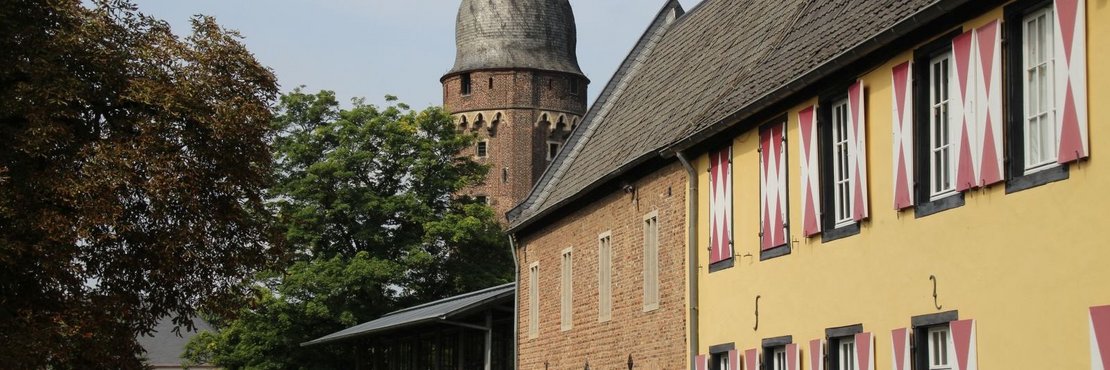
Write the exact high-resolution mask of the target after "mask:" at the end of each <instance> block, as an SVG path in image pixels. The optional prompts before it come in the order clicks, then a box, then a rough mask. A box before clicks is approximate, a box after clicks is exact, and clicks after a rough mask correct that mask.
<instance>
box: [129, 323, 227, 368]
mask: <svg viewBox="0 0 1110 370" xmlns="http://www.w3.org/2000/svg"><path fill="white" fill-rule="evenodd" d="M193 325H194V326H195V327H196V331H188V330H187V329H185V328H181V331H180V333H181V335H178V334H177V333H174V332H173V328H174V326H175V325H174V324H173V320H172V319H170V318H169V317H167V318H164V319H162V320H159V321H158V324H157V325H155V326H154V331H153V332H152V333H150V335H142V336H139V345H141V346H142V347H143V350H144V351H146V354H145V357H146V362H147V363H148V364H150V365H153V366H180V365H181V364H182V363H183V362H184V360H183V359H182V358H181V355H182V354H183V353H185V345H186V344H188V343H189V340H190V339H192V338H193V337H194V336H196V335H197V334H198V333H200V332H202V331H215V330H214V329H212V326H211V325H208V322H205V321H204V320H201V319H199V318H194V319H193Z"/></svg>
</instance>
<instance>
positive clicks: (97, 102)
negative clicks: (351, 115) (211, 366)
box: [0, 0, 282, 369]
mask: <svg viewBox="0 0 1110 370" xmlns="http://www.w3.org/2000/svg"><path fill="white" fill-rule="evenodd" d="M192 25H193V30H192V31H193V33H192V35H191V36H189V37H185V38H179V37H176V36H175V35H174V34H173V33H171V31H170V29H169V26H168V25H167V24H166V23H165V22H162V21H159V20H156V19H153V18H150V17H148V16H145V15H143V14H141V13H139V12H138V11H137V10H136V9H135V7H134V6H133V5H131V4H129V3H127V2H125V1H122V0H100V1H97V2H95V5H92V6H89V7H85V6H82V4H81V1H80V0H7V1H5V2H4V4H3V5H0V367H3V368H17V369H18V368H53V369H66V368H81V369H86V368H137V367H141V366H142V365H141V360H139V359H138V357H139V356H141V349H140V348H139V347H138V345H137V343H136V340H135V338H136V335H139V334H143V333H148V332H149V331H150V328H151V327H153V326H154V324H155V323H156V322H157V321H158V320H160V319H162V318H164V317H167V316H168V317H173V318H174V321H175V322H176V323H179V324H181V325H187V323H188V322H189V320H188V318H189V317H191V316H193V315H195V314H196V312H198V310H204V311H206V312H209V313H214V314H221V313H227V312H230V311H233V310H236V309H238V308H239V307H240V305H241V304H242V302H244V300H243V298H244V297H246V295H247V292H248V291H249V290H248V289H247V288H248V287H247V285H248V284H249V282H250V281H251V278H252V276H253V275H254V274H255V273H256V272H257V271H259V270H260V269H264V268H266V267H267V265H268V264H269V263H270V262H273V261H277V260H280V259H281V258H282V252H281V251H282V248H281V245H280V242H279V240H280V238H279V237H278V234H277V233H275V232H274V231H273V230H274V229H273V227H272V225H271V220H270V217H269V216H268V212H266V210H265V208H264V203H263V198H264V194H263V192H264V189H265V188H266V187H267V186H268V184H269V182H270V178H269V176H270V175H269V174H270V172H271V165H272V164H271V157H270V152H269V148H268V146H267V144H266V143H267V141H268V139H269V138H270V136H271V135H272V134H273V131H272V129H271V128H270V122H271V118H272V117H271V113H270V110H269V105H270V104H271V103H272V102H273V100H274V98H275V96H276V94H277V83H276V81H275V77H274V75H273V73H272V72H271V71H270V70H269V69H267V68H265V67H263V66H262V65H260V64H259V63H258V61H256V60H255V58H254V57H253V55H252V54H251V53H250V52H248V50H247V49H246V48H245V47H244V46H243V44H242V43H241V42H240V37H239V35H237V34H236V33H235V32H233V31H228V30H225V29H222V28H221V27H219V26H218V25H217V24H216V23H215V22H214V21H213V20H212V19H211V18H206V17H197V18H195V19H194V20H193V24H192Z"/></svg>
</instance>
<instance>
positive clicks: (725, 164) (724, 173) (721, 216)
mask: <svg viewBox="0 0 1110 370" xmlns="http://www.w3.org/2000/svg"><path fill="white" fill-rule="evenodd" d="M709 210H710V211H709V212H710V215H709V238H710V240H709V245H710V255H709V262H710V263H715V262H719V261H723V260H727V259H729V258H732V147H731V146H729V147H727V148H724V149H722V150H719V151H716V152H711V153H709Z"/></svg>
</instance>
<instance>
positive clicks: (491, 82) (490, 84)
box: [489, 77, 493, 90]
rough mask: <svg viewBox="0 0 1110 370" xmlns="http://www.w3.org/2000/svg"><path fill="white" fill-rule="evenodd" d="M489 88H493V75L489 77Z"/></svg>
mask: <svg viewBox="0 0 1110 370" xmlns="http://www.w3.org/2000/svg"><path fill="white" fill-rule="evenodd" d="M489 89H490V90H493V77H490V78H489Z"/></svg>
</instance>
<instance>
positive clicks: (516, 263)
mask: <svg viewBox="0 0 1110 370" xmlns="http://www.w3.org/2000/svg"><path fill="white" fill-rule="evenodd" d="M509 249H510V250H512V252H513V269H514V270H513V274H515V277H514V278H513V279H514V280H513V282H515V283H516V287H514V289H516V292H515V293H513V352H512V354H513V356H512V359H513V366H512V368H513V369H516V368H517V365H518V362H519V361H518V359H517V358H516V355H517V353H516V351H517V349H516V347H517V345H518V343H517V342H518V341H519V340H518V338H517V337H519V336H520V327H519V326H520V260H519V259H518V258H517V255H516V234H509Z"/></svg>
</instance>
